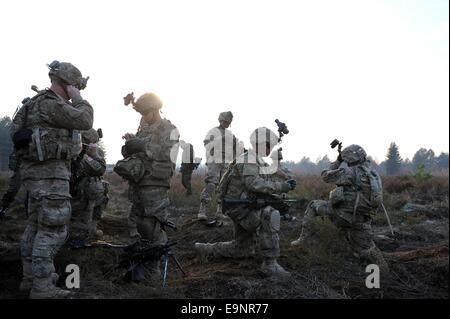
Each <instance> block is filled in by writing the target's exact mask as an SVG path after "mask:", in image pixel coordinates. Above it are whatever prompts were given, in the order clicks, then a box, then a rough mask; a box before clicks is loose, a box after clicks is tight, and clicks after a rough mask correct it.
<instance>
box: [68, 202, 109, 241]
mask: <svg viewBox="0 0 450 319" xmlns="http://www.w3.org/2000/svg"><path fill="white" fill-rule="evenodd" d="M103 202H104V198H103V196H102V197H100V198H99V199H98V200H89V199H84V200H83V199H75V200H72V201H71V205H72V218H71V221H70V230H69V234H70V238H71V239H75V238H77V239H88V238H90V237H92V236H93V235H94V232H95V227H94V222H95V221H99V220H100V219H101V218H102V213H103V206H104V204H103Z"/></svg>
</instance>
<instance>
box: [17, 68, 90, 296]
mask: <svg viewBox="0 0 450 319" xmlns="http://www.w3.org/2000/svg"><path fill="white" fill-rule="evenodd" d="M50 67H51V68H52V69H51V70H50V73H49V74H50V76H51V77H52V75H53V74H55V73H56V75H57V76H58V77H59V74H58V72H62V73H63V74H62V75H61V76H64V75H67V77H66V78H65V80H64V81H65V83H69V84H73V85H78V83H77V82H78V80H81V79H83V78H82V77H81V73H80V72H79V71H78V69H76V68H75V67H74V66H72V65H71V64H69V63H64V62H62V63H60V64H59V63H58V64H57V65H56V66H55V64H54V63H52V64H51V65H50ZM27 109H28V110H27ZM26 114H28V116H26ZM26 118H27V119H26ZM25 122H26V127H27V128H29V129H32V131H33V135H32V138H31V141H30V142H29V144H27V145H26V146H25V147H23V148H21V149H20V150H19V151H18V155H19V156H20V157H21V158H22V164H21V167H20V171H21V174H22V182H23V186H24V187H25V189H26V190H27V191H28V192H29V202H28V215H29V219H28V226H27V227H26V229H25V232H24V234H23V236H22V240H21V255H22V265H23V275H24V279H23V281H22V284H21V287H24V289H25V287H27V286H29V285H30V284H32V290H31V293H30V297H32V298H39V297H52V296H53V297H58V296H63V295H65V293H64V291H63V290H62V289H59V288H57V287H56V286H55V282H56V278H57V277H58V276H57V274H56V273H55V267H54V265H53V258H54V256H55V255H56V253H57V252H58V250H59V249H60V248H61V246H62V245H63V244H64V241H65V240H66V237H67V224H68V222H69V220H70V215H71V207H70V192H69V180H70V161H71V159H73V158H74V157H76V156H78V154H79V153H80V151H81V134H80V132H79V131H78V130H88V129H90V128H91V127H92V123H93V109H92V107H91V106H90V105H89V103H88V102H87V101H85V100H83V99H82V98H81V97H78V98H74V99H72V102H68V101H66V100H64V99H63V98H62V97H60V96H59V95H57V94H56V93H54V92H53V91H51V90H45V91H43V92H41V93H39V94H37V95H36V96H35V97H34V98H33V99H32V100H31V101H30V102H28V103H26V104H25V105H24V106H22V107H21V109H20V110H19V112H18V113H17V115H16V116H15V117H14V119H13V125H12V130H11V133H12V137H13V140H15V136H16V135H15V133H18V132H20V131H21V129H22V128H23V126H24V124H25Z"/></svg>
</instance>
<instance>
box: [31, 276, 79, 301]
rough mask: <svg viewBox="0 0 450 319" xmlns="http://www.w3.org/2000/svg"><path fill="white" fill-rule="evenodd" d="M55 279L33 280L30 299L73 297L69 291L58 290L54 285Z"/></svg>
mask: <svg viewBox="0 0 450 319" xmlns="http://www.w3.org/2000/svg"><path fill="white" fill-rule="evenodd" d="M54 281H55V277H54V276H53V275H52V276H50V277H48V278H34V281H33V288H32V289H31V292H30V299H64V298H69V297H71V296H73V295H74V294H73V293H72V292H71V291H69V290H64V289H61V288H58V287H56V286H55V284H54Z"/></svg>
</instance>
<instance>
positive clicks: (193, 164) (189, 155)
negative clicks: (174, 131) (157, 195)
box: [180, 141, 201, 196]
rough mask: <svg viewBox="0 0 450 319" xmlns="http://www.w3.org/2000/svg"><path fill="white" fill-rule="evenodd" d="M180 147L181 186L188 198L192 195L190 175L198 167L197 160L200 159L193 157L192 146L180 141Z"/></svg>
mask: <svg viewBox="0 0 450 319" xmlns="http://www.w3.org/2000/svg"><path fill="white" fill-rule="evenodd" d="M180 146H181V149H182V150H183V153H182V155H181V167H180V173H181V184H182V185H183V187H184V188H185V189H186V195H187V196H190V195H192V184H191V180H192V173H193V172H194V170H196V169H197V168H198V166H199V165H200V162H199V160H200V161H201V159H198V158H195V157H194V156H195V154H194V146H193V145H192V144H190V143H186V142H184V141H180Z"/></svg>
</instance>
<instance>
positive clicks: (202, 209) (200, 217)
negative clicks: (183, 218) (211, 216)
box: [197, 203, 208, 221]
mask: <svg viewBox="0 0 450 319" xmlns="http://www.w3.org/2000/svg"><path fill="white" fill-rule="evenodd" d="M206 210H207V208H206V207H205V204H203V203H200V208H199V210H198V214H197V219H198V220H199V221H205V220H207V219H208V217H207V216H206Z"/></svg>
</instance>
